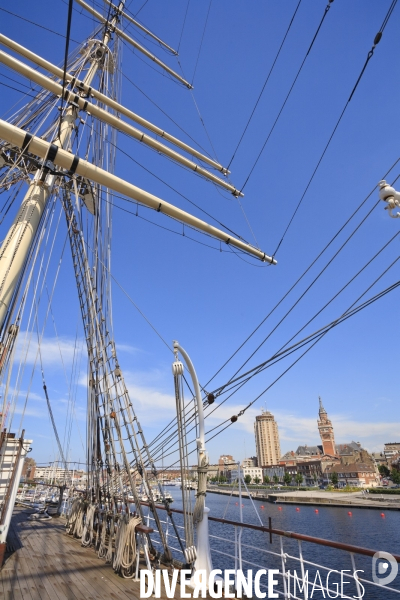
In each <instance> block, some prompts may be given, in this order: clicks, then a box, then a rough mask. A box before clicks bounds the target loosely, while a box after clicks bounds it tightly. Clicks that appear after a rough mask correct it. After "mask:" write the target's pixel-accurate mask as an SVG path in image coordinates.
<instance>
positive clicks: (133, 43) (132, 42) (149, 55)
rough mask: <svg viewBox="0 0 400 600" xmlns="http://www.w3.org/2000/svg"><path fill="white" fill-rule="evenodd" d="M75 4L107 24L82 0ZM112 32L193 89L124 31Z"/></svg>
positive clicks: (115, 28)
mask: <svg viewBox="0 0 400 600" xmlns="http://www.w3.org/2000/svg"><path fill="white" fill-rule="evenodd" d="M75 2H77V3H78V4H80V6H82V8H85V9H86V10H87V11H88V12H89V13H90V14H91V15H93V16H94V17H96V19H98V20H99V21H100V23H107V19H106V18H105V17H103V15H101V14H100V13H99V12H97V10H94V8H92V7H91V6H89V4H86V2H84V1H83V0H75ZM113 32H115V33H116V34H117V35H119V37H121V38H122V39H123V40H125V41H126V42H128V44H131V46H133V47H134V48H136V50H139V52H142V53H143V54H144V55H145V56H147V58H150V59H151V60H152V61H153V62H155V63H156V64H157V65H158V66H159V67H161V68H162V69H164V71H167V73H169V74H170V75H172V77H175V79H177V80H178V81H180V82H181V83H183V85H185V86H186V87H187V88H189V89H190V90H191V89H193V86H192V85H191V84H190V83H189V82H188V81H186V79H184V78H183V77H181V76H180V75H178V73H176V72H175V71H174V70H173V69H171V68H170V67H169V66H168V65H166V64H165V63H163V62H162V60H160V59H159V58H157V56H155V55H154V54H152V53H151V52H149V51H148V50H146V48H144V46H142V45H141V44H139V43H138V42H136V41H135V40H134V39H133V38H131V37H129V35H127V34H126V33H125V32H124V31H122V29H119V28H118V27H113Z"/></svg>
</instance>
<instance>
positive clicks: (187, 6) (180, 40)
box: [177, 0, 190, 54]
mask: <svg viewBox="0 0 400 600" xmlns="http://www.w3.org/2000/svg"><path fill="white" fill-rule="evenodd" d="M189 4H190V0H188V2H187V5H186V11H185V16H184V18H183V25H182V31H181V35H180V38H179V44H178V48H177V51H178V54H179V49H180V47H181V42H182V36H183V30H184V29H185V23H186V17H187V14H188V10H189Z"/></svg>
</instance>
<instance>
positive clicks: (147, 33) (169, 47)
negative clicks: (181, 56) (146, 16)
mask: <svg viewBox="0 0 400 600" xmlns="http://www.w3.org/2000/svg"><path fill="white" fill-rule="evenodd" d="M105 1H106V2H107V4H109V6H111V7H112V8H114V9H115V10H118V7H117V6H115V4H113V3H112V2H110V0H105ZM121 15H122V16H123V17H124V19H126V20H127V21H130V22H131V23H132V24H133V25H135V26H136V27H138V28H139V29H141V30H142V31H143V32H144V33H145V34H146V35H148V36H150V37H151V38H153V40H156V42H158V43H159V44H161V45H162V46H164V48H167V50H169V51H170V52H172V54H174V55H175V56H178V53H177V51H176V50H174V49H173V48H171V46H168V44H166V43H165V42H163V40H162V39H161V38H159V37H157V36H156V35H154V33H152V32H151V31H150V30H149V29H147V28H146V27H144V26H143V25H142V24H141V23H139V22H138V21H135V19H132V17H130V16H129V15H127V14H126V12H125V11H121Z"/></svg>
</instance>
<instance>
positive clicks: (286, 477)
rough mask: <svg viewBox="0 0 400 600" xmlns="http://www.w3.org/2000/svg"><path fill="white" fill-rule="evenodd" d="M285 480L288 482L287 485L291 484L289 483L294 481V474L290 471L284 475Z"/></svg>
mask: <svg viewBox="0 0 400 600" xmlns="http://www.w3.org/2000/svg"><path fill="white" fill-rule="evenodd" d="M283 481H284V483H286V485H289V483H290V482H291V481H292V476H291V475H290V474H289V473H285V474H284V476H283Z"/></svg>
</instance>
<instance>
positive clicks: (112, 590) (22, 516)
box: [0, 508, 179, 600]
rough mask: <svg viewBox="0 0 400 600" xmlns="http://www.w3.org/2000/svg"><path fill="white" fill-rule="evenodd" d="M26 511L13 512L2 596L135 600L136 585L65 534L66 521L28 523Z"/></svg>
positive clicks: (0, 577)
mask: <svg viewBox="0 0 400 600" xmlns="http://www.w3.org/2000/svg"><path fill="white" fill-rule="evenodd" d="M30 512H31V511H29V510H28V511H26V512H25V510H24V509H21V508H16V509H15V511H14V514H13V519H12V522H11V526H10V530H9V534H8V538H7V554H6V560H5V564H4V566H3V568H2V569H1V571H0V598H2V599H3V598H4V600H110V599H113V598H115V599H118V600H128V599H129V600H133V599H136V598H137V599H139V597H140V596H139V583H137V582H134V581H132V580H130V579H123V578H122V577H120V576H118V575H116V574H115V573H114V571H113V569H112V567H111V566H110V565H106V564H105V562H104V560H103V559H99V558H98V557H97V555H96V554H95V552H94V551H93V549H92V548H84V547H82V546H81V545H80V542H79V540H77V539H73V538H71V537H70V536H67V535H66V534H65V521H64V519H57V518H53V519H52V520H51V521H29V520H28V519H27V517H28V516H29V513H30ZM177 591H178V588H177ZM178 593H179V592H178ZM163 597H164V598H165V596H163Z"/></svg>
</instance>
